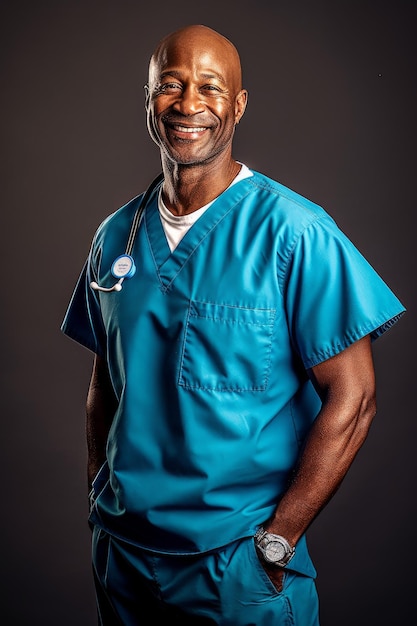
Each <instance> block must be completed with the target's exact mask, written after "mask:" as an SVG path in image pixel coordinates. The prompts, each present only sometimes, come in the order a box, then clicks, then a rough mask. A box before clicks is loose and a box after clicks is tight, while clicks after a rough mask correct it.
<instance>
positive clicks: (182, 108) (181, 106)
mask: <svg viewBox="0 0 417 626" xmlns="http://www.w3.org/2000/svg"><path fill="white" fill-rule="evenodd" d="M173 108H174V109H175V110H176V111H178V112H179V113H182V114H183V115H195V114H196V113H201V112H202V111H204V104H203V102H202V98H201V94H200V93H199V91H198V89H195V88H193V87H192V86H191V85H190V86H186V87H184V88H183V90H182V91H181V94H180V95H179V96H178V99H177V100H176V102H175V103H174V105H173Z"/></svg>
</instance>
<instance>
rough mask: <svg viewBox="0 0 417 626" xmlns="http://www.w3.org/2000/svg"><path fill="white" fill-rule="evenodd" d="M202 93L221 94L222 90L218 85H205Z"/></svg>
mask: <svg viewBox="0 0 417 626" xmlns="http://www.w3.org/2000/svg"><path fill="white" fill-rule="evenodd" d="M201 89H202V91H215V92H219V91H221V89H220V88H219V87H218V86H217V85H210V84H209V85H204V86H203V87H202V88H201Z"/></svg>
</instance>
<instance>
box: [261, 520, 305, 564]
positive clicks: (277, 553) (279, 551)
mask: <svg viewBox="0 0 417 626" xmlns="http://www.w3.org/2000/svg"><path fill="white" fill-rule="evenodd" d="M254 542H255V546H256V548H257V550H258V552H259V553H260V555H261V556H262V559H263V560H264V561H265V562H266V563H269V564H270V565H276V566H277V567H286V566H287V565H288V563H289V562H290V561H291V559H292V558H293V556H294V554H295V546H292V545H291V544H290V543H289V541H288V540H287V539H286V538H285V537H283V536H282V535H276V534H274V533H270V532H268V531H266V530H265V529H264V528H263V527H262V526H260V527H259V529H258V530H257V532H256V534H255V536H254Z"/></svg>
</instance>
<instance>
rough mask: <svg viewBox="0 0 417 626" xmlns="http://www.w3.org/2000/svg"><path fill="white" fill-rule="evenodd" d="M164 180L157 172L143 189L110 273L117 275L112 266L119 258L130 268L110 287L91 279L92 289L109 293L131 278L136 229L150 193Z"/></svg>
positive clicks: (133, 271) (118, 288) (119, 288)
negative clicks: (124, 244) (122, 248)
mask: <svg viewBox="0 0 417 626" xmlns="http://www.w3.org/2000/svg"><path fill="white" fill-rule="evenodd" d="M163 180H164V175H163V173H162V172H161V173H160V174H158V176H157V177H156V178H154V180H153V181H152V182H151V184H150V185H149V187H148V188H147V190H146V191H145V193H144V194H143V196H142V199H141V200H140V202H139V205H138V207H137V209H136V211H135V215H134V217H133V220H132V224H131V227H130V232H129V237H128V239H127V242H126V250H125V253H124V254H122V255H120V256H119V257H117V259H116V260H115V262H114V263H113V265H112V273H113V275H114V276H118V275H117V274H115V273H114V270H113V268H114V266H115V264H116V262H117V261H119V260H120V259H125V260H126V261H128V265H129V264H130V268H129V271H127V272H126V274H125V275H124V276H120V277H119V280H118V281H117V282H116V283H115V284H114V285H112V287H102V286H101V285H99V284H98V283H97V282H96V281H95V280H93V281H91V283H90V287H91V289H94V291H102V292H104V293H110V292H112V291H121V289H122V283H123V281H124V280H125V278H131V277H132V276H133V275H134V273H135V271H136V268H135V263H134V260H133V258H132V251H133V246H134V245H135V240H136V235H137V233H138V230H139V228H140V225H141V222H142V219H143V215H144V212H145V208H146V205H147V203H148V201H149V199H150V197H151V195H152V193H153V192H154V191H155V189H156V188H157V187H158V185H160V183H161V182H162V181H163Z"/></svg>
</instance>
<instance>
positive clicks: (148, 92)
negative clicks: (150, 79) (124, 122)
mask: <svg viewBox="0 0 417 626" xmlns="http://www.w3.org/2000/svg"><path fill="white" fill-rule="evenodd" d="M143 89H144V91H145V109H146V110H148V108H149V100H150V98H151V94H150V91H149V85H147V84H146V85H143Z"/></svg>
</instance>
